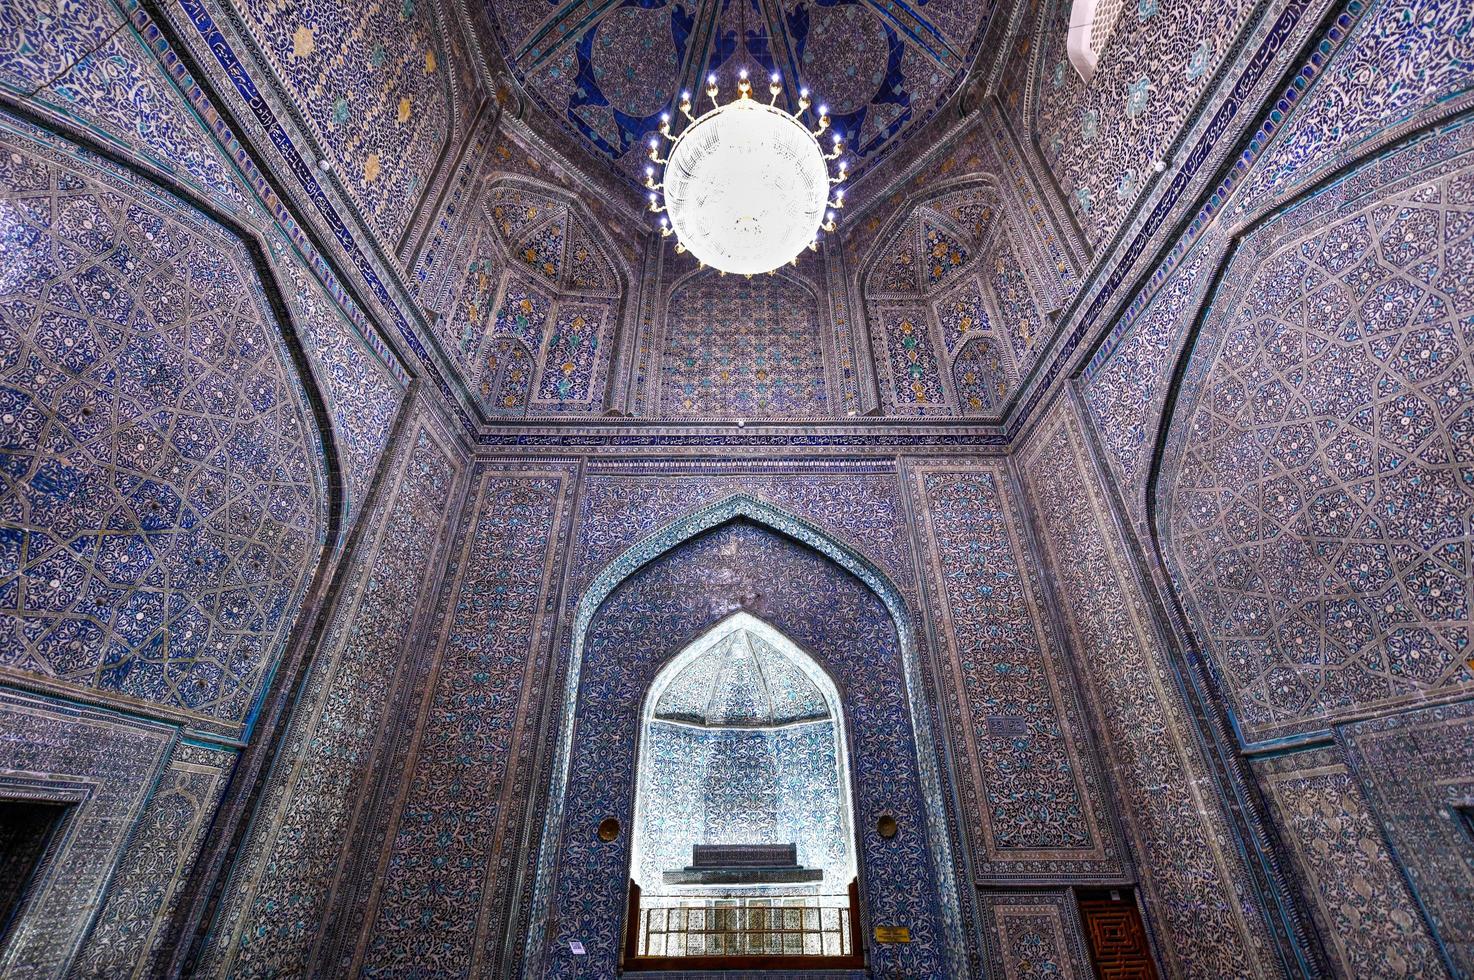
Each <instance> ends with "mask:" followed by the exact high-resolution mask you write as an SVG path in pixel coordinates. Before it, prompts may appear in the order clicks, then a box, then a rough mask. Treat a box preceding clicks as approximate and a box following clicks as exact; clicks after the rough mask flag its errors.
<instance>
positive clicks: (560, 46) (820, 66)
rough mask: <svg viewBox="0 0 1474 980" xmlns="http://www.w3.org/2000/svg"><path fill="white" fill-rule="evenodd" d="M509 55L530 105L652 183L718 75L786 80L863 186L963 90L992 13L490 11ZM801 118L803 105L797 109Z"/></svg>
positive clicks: (692, 8) (854, 6)
mask: <svg viewBox="0 0 1474 980" xmlns="http://www.w3.org/2000/svg"><path fill="white" fill-rule="evenodd" d="M487 8H488V13H489V14H490V18H491V22H492V27H493V33H494V34H495V35H496V38H497V41H498V43H499V46H500V48H501V53H502V57H503V58H504V59H505V60H506V63H507V64H508V65H509V66H510V68H511V70H512V73H513V75H515V76H516V78H517V80H518V81H519V82H520V83H521V84H522V87H523V88H524V89H525V90H526V91H527V92H528V94H530V95H531V97H532V98H533V99H534V100H535V101H536V102H537V103H538V104H539V105H540V106H541V107H542V108H543V109H544V110H546V111H547V112H548V113H550V114H551V115H552V116H553V118H554V119H556V120H557V121H558V122H559V123H561V124H562V126H563V127H564V129H565V130H566V131H567V132H569V133H570V134H571V135H572V136H573V137H575V138H576V139H578V140H579V141H580V142H581V143H582V144H583V145H584V146H586V147H587V148H588V149H589V150H592V151H593V152H594V153H595V154H597V155H599V156H601V157H603V158H604V159H606V160H608V161H609V162H610V163H611V164H613V165H614V166H615V167H616V168H617V169H618V170H619V171H621V172H622V173H624V174H625V175H626V176H628V177H629V178H631V179H633V180H640V179H642V174H643V170H644V164H645V142H646V140H647V138H648V137H649V135H650V134H651V133H653V132H655V131H656V130H657V129H658V127H659V125H660V114H661V112H664V111H670V110H671V109H672V107H673V106H674V105H675V100H676V99H677V96H678V94H679V92H680V91H681V90H682V89H691V90H693V91H694V90H696V89H697V88H698V86H699V84H700V83H701V81H702V80H703V79H704V78H705V76H706V75H707V73H708V72H718V73H720V74H722V75H723V76H726V82H727V84H728V86H729V91H735V86H736V82H737V77H736V76H737V69H738V68H739V67H746V68H748V69H749V70H750V71H752V72H753V73H754V74H756V75H766V74H768V73H769V72H772V71H778V72H781V73H782V74H783V76H784V77H785V78H787V79H790V80H794V81H793V83H792V85H791V88H792V91H793V95H792V96H785V98H796V94H797V88H798V86H799V85H804V86H807V87H808V88H810V89H811V90H812V91H813V92H814V94H815V95H816V97H818V98H819V99H821V100H825V101H826V102H827V104H828V105H829V107H830V110H831V115H832V117H833V121H834V126H835V127H836V129H837V130H838V131H839V132H842V133H844V134H845V135H846V137H847V138H848V139H849V140H850V141H851V145H852V147H853V151H852V152H853V154H854V159H855V162H856V164H857V166H856V167H855V168H853V172H855V173H856V174H858V173H859V172H860V171H863V170H864V169H865V168H866V167H867V166H869V165H870V164H872V163H873V162H875V161H878V160H880V159H881V158H883V157H884V156H885V155H886V154H888V153H889V152H890V151H891V150H892V149H894V148H895V147H896V146H898V145H900V144H901V143H902V142H903V141H905V139H906V138H907V137H908V136H910V135H911V134H912V133H914V132H915V131H916V130H917V129H918V128H919V127H920V125H921V124H922V123H924V122H926V121H927V120H928V119H930V118H931V117H932V116H933V115H934V114H935V113H936V111H937V110H938V109H939V108H940V107H941V106H942V105H943V104H945V103H946V102H947V100H948V99H950V98H951V97H952V96H953V95H954V94H955V93H956V91H957V90H958V87H959V86H960V85H961V82H962V79H963V76H964V75H965V74H966V72H967V69H968V68H969V67H970V66H971V64H972V62H973V59H974V57H975V56H976V54H977V52H978V50H979V47H980V46H981V44H982V39H983V35H984V33H985V31H986V28H987V26H988V24H989V22H990V20H991V16H992V5H991V4H988V3H982V2H971V3H969V2H964V0H931V2H928V3H917V4H901V3H885V4H879V3H868V2H863V0H829V2H822V0H821V2H809V0H621V2H618V3H613V4H606V5H602V6H601V7H600V8H599V9H598V11H597V12H596V13H595V14H594V15H593V16H590V15H589V14H588V12H587V10H586V8H585V5H583V4H581V3H574V2H571V0H563V2H551V3H542V2H534V3H528V2H521V0H489V2H488V3H487ZM795 107H796V106H795Z"/></svg>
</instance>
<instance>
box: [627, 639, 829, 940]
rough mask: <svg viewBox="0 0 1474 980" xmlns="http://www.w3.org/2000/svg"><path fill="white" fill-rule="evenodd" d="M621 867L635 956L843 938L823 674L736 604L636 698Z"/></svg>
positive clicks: (826, 683)
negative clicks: (630, 819) (631, 900)
mask: <svg viewBox="0 0 1474 980" xmlns="http://www.w3.org/2000/svg"><path fill="white" fill-rule="evenodd" d="M642 719H643V720H642V724H641V731H640V751H639V761H638V763H637V775H636V779H637V790H636V796H635V819H634V827H633V839H632V842H631V849H632V854H631V877H632V881H633V884H634V886H635V888H636V889H637V894H639V896H640V901H639V907H638V913H637V919H636V922H635V924H634V925H633V930H634V936H635V943H636V946H635V949H634V950H633V952H634V953H635V954H636V955H641V956H710V955H736V956H759V955H765V956H772V955H782V956H846V955H853V953H854V945H855V943H854V937H853V935H852V924H851V923H852V920H851V915H852V910H851V908H850V902H851V898H850V882H852V881H853V880H854V879H855V858H854V831H853V826H854V819H853V805H852V802H851V794H850V787H849V762H848V754H847V752H846V749H845V736H844V716H843V711H842V709H841V706H840V700H839V694H838V692H837V690H836V689H835V686H834V682H833V681H832V680H831V679H830V678H829V676H828V675H827V674H826V673H825V672H824V671H823V669H822V668H820V667H819V665H818V664H816V663H815V662H814V661H813V659H812V658H810V657H809V656H808V655H807V654H805V653H804V652H803V651H802V650H800V649H799V648H798V646H797V645H796V644H794V642H793V641H792V640H790V639H789V638H788V637H786V636H785V635H783V634H782V633H781V632H779V631H778V630H777V629H775V628H773V627H772V626H769V625H768V624H767V623H765V622H763V621H762V620H760V619H758V618H757V617H755V616H752V615H750V614H747V613H738V614H736V615H734V616H732V617H731V618H729V619H726V620H724V621H722V622H721V623H719V624H717V625H716V626H715V627H713V628H712V629H711V630H709V631H708V632H706V633H705V634H704V635H702V636H701V637H699V638H697V639H696V640H695V641H693V642H692V643H690V644H689V645H688V646H687V647H686V648H685V649H684V650H682V651H681V652H680V653H678V654H677V655H676V656H675V657H674V658H673V659H672V660H671V661H670V663H668V664H667V665H666V666H665V667H664V668H663V669H662V670H661V672H660V673H659V674H658V675H657V676H656V678H655V680H654V682H653V683H652V684H651V686H650V689H649V691H648V693H647V694H646V697H645V708H644V712H643V716H642Z"/></svg>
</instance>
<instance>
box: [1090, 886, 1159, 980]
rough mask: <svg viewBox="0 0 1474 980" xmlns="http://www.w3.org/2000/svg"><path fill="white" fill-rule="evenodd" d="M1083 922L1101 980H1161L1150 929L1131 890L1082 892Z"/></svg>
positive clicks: (1096, 970)
mask: <svg viewBox="0 0 1474 980" xmlns="http://www.w3.org/2000/svg"><path fill="white" fill-rule="evenodd" d="M1080 921H1081V924H1082V925H1083V926H1084V927H1085V939H1086V942H1088V943H1089V945H1090V956H1091V959H1092V960H1094V962H1095V972H1096V974H1097V975H1098V976H1099V977H1100V978H1101V980H1157V969H1156V964H1155V963H1154V962H1153V961H1152V953H1151V947H1150V946H1149V945H1148V944H1147V939H1146V928H1145V926H1143V925H1142V922H1141V913H1140V912H1139V911H1138V910H1137V908H1136V902H1135V900H1134V898H1133V897H1132V894H1131V891H1130V890H1129V889H1125V888H1122V889H1112V890H1110V891H1108V892H1081V893H1080Z"/></svg>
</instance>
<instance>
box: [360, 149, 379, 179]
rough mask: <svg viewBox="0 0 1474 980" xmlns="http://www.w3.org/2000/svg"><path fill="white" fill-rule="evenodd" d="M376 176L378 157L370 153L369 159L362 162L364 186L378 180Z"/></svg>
mask: <svg viewBox="0 0 1474 980" xmlns="http://www.w3.org/2000/svg"><path fill="white" fill-rule="evenodd" d="M378 176H379V155H378V154H377V153H370V154H369V158H368V159H367V160H365V161H363V182H364V183H365V184H371V183H373V182H374V181H375V180H377V179H378Z"/></svg>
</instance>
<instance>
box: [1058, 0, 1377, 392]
mask: <svg viewBox="0 0 1474 980" xmlns="http://www.w3.org/2000/svg"><path fill="white" fill-rule="evenodd" d="M1365 10H1366V4H1365V3H1363V2H1362V0H1351V2H1350V3H1348V4H1347V5H1346V10H1345V11H1344V12H1342V13H1341V14H1340V15H1338V16H1337V17H1336V22H1335V23H1334V24H1333V25H1332V26H1331V29H1330V30H1329V31H1327V32H1326V36H1325V37H1324V38H1322V39H1321V40H1320V42H1319V43H1318V44H1317V45H1316V46H1315V50H1314V51H1313V52H1312V53H1311V56H1310V59H1309V60H1308V61H1307V62H1306V63H1305V65H1304V66H1302V67H1301V69H1300V70H1299V71H1298V72H1296V73H1295V77H1294V78H1293V79H1292V80H1291V82H1290V85H1289V87H1288V88H1286V89H1285V91H1284V93H1283V94H1281V95H1280V97H1279V98H1278V99H1276V100H1275V103H1274V108H1273V109H1271V110H1270V111H1269V114H1268V116H1267V117H1265V119H1264V120H1263V122H1261V123H1260V124H1259V128H1258V129H1257V130H1256V131H1255V133H1254V135H1253V137H1251V138H1250V140H1249V145H1248V146H1247V147H1246V148H1245V149H1244V151H1243V152H1242V153H1240V154H1239V156H1238V159H1236V160H1235V161H1234V163H1233V168H1232V169H1231V170H1230V171H1229V172H1228V174H1227V175H1226V176H1225V177H1224V178H1223V180H1221V181H1219V183H1218V186H1217V187H1215V188H1214V189H1213V191H1212V192H1211V193H1210V194H1209V195H1208V200H1207V202H1206V203H1204V204H1203V206H1202V207H1201V208H1200V209H1199V210H1198V213H1197V214H1196V215H1195V216H1194V217H1193V220H1192V223H1191V224H1190V225H1188V228H1187V231H1186V232H1184V233H1183V235H1182V237H1181V238H1179V239H1178V240H1177V243H1176V244H1175V245H1174V246H1173V248H1172V251H1171V252H1170V253H1169V254H1168V256H1167V258H1166V259H1164V260H1163V261H1162V262H1161V263H1160V264H1159V265H1158V266H1157V268H1156V270H1155V271H1154V272H1153V273H1152V277H1151V279H1149V280H1148V281H1147V282H1146V284H1145V285H1144V286H1143V287H1142V288H1141V289H1140V290H1139V291H1138V292H1137V294H1136V296H1135V297H1134V298H1133V299H1132V301H1131V305H1130V306H1129V307H1128V308H1127V310H1126V312H1125V314H1124V315H1123V316H1122V317H1121V319H1120V321H1119V322H1117V323H1116V324H1115V326H1113V327H1112V328H1111V332H1110V333H1109V334H1108V335H1107V336H1106V337H1105V339H1104V340H1103V341H1102V342H1101V345H1100V349H1099V350H1097V351H1096V352H1095V354H1094V355H1093V356H1092V357H1091V358H1090V362H1089V364H1087V365H1086V368H1085V377H1086V379H1089V378H1091V377H1093V376H1094V375H1095V373H1096V372H1097V371H1098V370H1099V369H1100V368H1101V367H1102V366H1103V365H1104V364H1105V362H1106V361H1107V360H1109V359H1110V356H1111V354H1113V353H1114V352H1115V350H1116V347H1117V346H1118V344H1119V342H1120V340H1121V338H1122V336H1124V335H1125V334H1126V332H1127V331H1128V330H1130V328H1131V325H1132V324H1133V323H1135V322H1136V317H1137V315H1138V314H1140V313H1141V311H1142V310H1143V309H1145V308H1146V307H1147V306H1148V305H1149V304H1150V303H1151V300H1152V298H1153V297H1154V296H1155V295H1156V293H1157V290H1158V289H1159V288H1160V287H1161V285H1162V284H1163V283H1164V282H1166V281H1167V279H1169V278H1170V277H1171V274H1172V272H1173V271H1175V270H1176V269H1177V267H1178V265H1180V264H1181V262H1182V258H1183V256H1184V255H1186V254H1187V252H1188V251H1189V250H1190V249H1191V248H1192V246H1193V245H1194V244H1196V243H1197V242H1198V240H1199V239H1200V238H1202V235H1203V232H1204V231H1205V230H1206V229H1207V227H1208V225H1209V223H1210V222H1211V221H1212V220H1213V219H1214V218H1215V217H1217V215H1218V213H1219V212H1220V211H1221V210H1222V209H1223V205H1224V204H1226V203H1227V202H1228V199H1229V197H1230V196H1231V195H1232V193H1233V191H1234V190H1236V189H1237V188H1238V185H1239V183H1240V182H1241V181H1242V180H1243V179H1244V178H1245V177H1246V176H1248V173H1249V171H1250V169H1251V168H1252V167H1253V165H1254V163H1255V162H1257V161H1258V159H1259V157H1260V156H1261V155H1262V154H1263V152H1264V150H1265V149H1266V148H1267V147H1268V145H1269V142H1270V139H1271V138H1272V137H1273V136H1274V134H1275V133H1277V132H1278V131H1279V129H1280V126H1281V125H1282V124H1283V123H1284V122H1285V121H1286V120H1287V119H1288V118H1289V116H1290V111H1291V110H1292V109H1294V107H1295V105H1296V103H1298V102H1299V100H1300V98H1301V97H1302V96H1303V95H1304V94H1305V92H1306V90H1307V89H1309V88H1310V83H1311V82H1312V81H1314V80H1315V79H1316V78H1317V77H1319V75H1320V73H1321V72H1322V71H1323V70H1324V69H1325V67H1326V65H1327V64H1328V63H1329V62H1330V60H1331V55H1332V54H1334V53H1335V52H1336V50H1338V49H1339V47H1340V45H1341V42H1342V41H1344V40H1345V39H1346V38H1347V36H1348V35H1350V33H1351V28H1352V27H1353V26H1355V24H1356V21H1357V19H1358V18H1359V17H1360V16H1361V14H1362V13H1363V12H1364V11H1365ZM1278 26H1279V25H1276V29H1278ZM1285 33H1286V35H1288V33H1289V32H1288V30H1287V31H1286V32H1285ZM1274 36H1275V34H1274V32H1272V33H1271V38H1273V37H1274ZM1230 104H1231V103H1230ZM1224 108H1225V109H1226V108H1228V105H1225V106H1224ZM1222 128H1223V127H1222V126H1220V125H1219V121H1218V120H1217V119H1215V120H1214V126H1213V127H1210V129H1209V133H1208V135H1212V134H1213V133H1214V132H1215V131H1221V130H1222ZM1205 139H1206V136H1205ZM1197 152H1198V151H1196V150H1195V151H1194V154H1195V155H1196V154H1197ZM1204 152H1206V151H1204ZM1174 183H1175V182H1174ZM1172 199H1173V200H1174V201H1175V199H1176V198H1175V197H1173V198H1172ZM1152 217H1153V218H1154V219H1155V217H1156V215H1155V214H1153V216H1152ZM1156 227H1157V226H1156V225H1155V224H1153V223H1152V222H1150V221H1149V222H1148V223H1147V226H1146V227H1145V228H1143V230H1142V234H1143V235H1146V234H1148V233H1149V232H1151V231H1155V230H1156ZM1135 257H1136V256H1135V255H1133V256H1132V261H1134V260H1135ZM1128 265H1129V263H1128ZM1123 268H1124V266H1123ZM1111 288H1112V289H1114V288H1115V286H1114V284H1113V285H1112V286H1111ZM1102 299H1103V297H1102V298H1098V299H1097V301H1096V303H1095V304H1092V307H1091V310H1092V313H1093V312H1095V307H1096V306H1099V305H1102Z"/></svg>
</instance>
